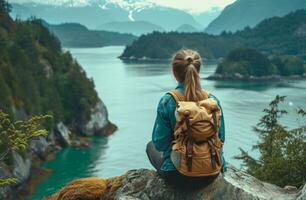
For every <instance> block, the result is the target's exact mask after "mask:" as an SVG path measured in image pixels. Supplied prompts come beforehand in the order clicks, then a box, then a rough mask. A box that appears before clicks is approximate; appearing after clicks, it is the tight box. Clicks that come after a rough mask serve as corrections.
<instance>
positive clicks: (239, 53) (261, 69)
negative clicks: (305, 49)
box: [216, 49, 306, 77]
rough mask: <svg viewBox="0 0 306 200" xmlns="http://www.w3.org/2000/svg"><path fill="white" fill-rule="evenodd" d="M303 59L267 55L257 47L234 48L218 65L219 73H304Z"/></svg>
mask: <svg viewBox="0 0 306 200" xmlns="http://www.w3.org/2000/svg"><path fill="white" fill-rule="evenodd" d="M305 72H306V71H304V66H303V60H302V59H301V58H299V57H296V56H272V57H271V58H270V59H268V57H267V56H265V55H264V54H262V53H260V52H259V51H257V50H255V49H234V50H232V51H231V52H230V53H229V54H228V55H227V56H226V57H225V59H224V60H223V61H222V62H221V63H220V64H219V65H218V67H217V69H216V73H217V74H222V75H233V74H235V73H239V74H241V75H244V76H247V77H248V76H256V77H261V76H269V75H282V76H290V75H303V73H305Z"/></svg>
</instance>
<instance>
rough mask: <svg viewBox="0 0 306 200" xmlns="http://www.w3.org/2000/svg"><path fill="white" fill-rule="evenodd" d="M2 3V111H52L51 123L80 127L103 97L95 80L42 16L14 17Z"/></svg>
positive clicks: (20, 115)
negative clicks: (68, 50)
mask: <svg viewBox="0 0 306 200" xmlns="http://www.w3.org/2000/svg"><path fill="white" fill-rule="evenodd" d="M0 2H1V4H0V6H1V8H0V91H1V93H0V99H1V101H0V110H2V111H3V112H5V113H8V114H9V115H10V116H11V117H12V118H15V119H23V118H25V117H26V116H33V115H38V114H48V115H52V116H54V118H53V122H52V123H51V124H50V125H49V128H53V126H54V125H55V123H57V122H59V121H63V122H64V123H66V124H67V125H70V126H71V127H72V128H74V129H75V130H76V131H77V130H79V129H80V127H78V126H79V125H81V124H83V123H84V122H85V121H87V120H88V118H89V117H90V111H91V108H92V105H95V104H96V103H97V102H98V100H99V99H98V95H97V93H96V91H95V89H94V88H95V86H94V83H93V81H92V80H91V79H88V78H87V76H86V73H85V71H84V70H83V69H82V68H81V67H80V65H79V64H78V63H77V62H76V61H75V60H74V59H73V58H72V56H71V54H70V53H69V52H63V51H62V48H61V44H60V42H59V40H58V39H57V37H55V35H54V34H52V33H50V31H49V30H48V29H47V28H45V27H44V26H43V25H42V23H41V21H40V20H36V19H29V20H27V21H19V20H13V19H11V17H10V16H9V14H8V13H9V11H10V5H9V4H7V3H6V1H3V0H1V1H0Z"/></svg>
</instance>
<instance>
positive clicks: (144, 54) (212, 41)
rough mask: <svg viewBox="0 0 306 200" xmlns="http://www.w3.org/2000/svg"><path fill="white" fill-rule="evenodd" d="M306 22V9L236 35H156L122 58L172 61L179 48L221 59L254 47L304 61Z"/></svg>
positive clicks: (142, 40)
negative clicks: (190, 49) (232, 52)
mask: <svg viewBox="0 0 306 200" xmlns="http://www.w3.org/2000/svg"><path fill="white" fill-rule="evenodd" d="M305 21H306V10H298V11H295V12H292V13H290V14H288V15H286V16H284V17H273V18H270V19H266V20H264V21H262V22H261V23H259V24H258V25H257V26H255V27H254V28H249V27H246V28H245V29H244V30H242V31H237V32H235V33H232V32H225V31H224V32H222V33H221V34H220V35H210V34H207V33H202V32H196V33H177V32H168V33H166V32H153V33H151V34H147V35H143V36H141V37H139V38H138V40H136V41H134V42H133V43H132V44H131V45H128V46H127V47H126V48H125V50H124V52H123V53H122V55H121V56H120V57H121V59H123V60H129V59H131V60H133V59H142V58H148V59H169V58H170V57H171V56H172V55H173V54H174V53H175V52H176V51H177V50H178V49H181V48H192V49H195V50H197V51H199V53H200V54H201V55H202V57H203V58H205V59H219V58H223V57H225V56H226V55H227V54H228V53H229V52H230V51H231V50H233V49H236V48H254V49H256V50H258V51H260V52H262V53H264V54H267V55H275V54H276V55H295V56H299V57H301V58H302V59H305V52H306V46H305V44H306V37H305V36H306V25H305ZM156 41H158V42H156Z"/></svg>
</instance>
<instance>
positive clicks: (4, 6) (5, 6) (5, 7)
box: [0, 0, 12, 13]
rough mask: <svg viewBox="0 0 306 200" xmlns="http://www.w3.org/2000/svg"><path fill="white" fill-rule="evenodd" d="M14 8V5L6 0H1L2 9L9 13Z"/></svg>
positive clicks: (0, 8) (0, 9) (0, 7)
mask: <svg viewBox="0 0 306 200" xmlns="http://www.w3.org/2000/svg"><path fill="white" fill-rule="evenodd" d="M11 10H12V6H11V5H10V4H9V3H8V2H7V1H6V0H0V11H1V12H6V13H9V12H11Z"/></svg>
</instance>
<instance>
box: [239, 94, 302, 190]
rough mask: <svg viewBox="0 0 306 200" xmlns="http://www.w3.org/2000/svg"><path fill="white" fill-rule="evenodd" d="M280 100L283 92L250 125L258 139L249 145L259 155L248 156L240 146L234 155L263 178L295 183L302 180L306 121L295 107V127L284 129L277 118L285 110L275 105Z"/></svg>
mask: <svg viewBox="0 0 306 200" xmlns="http://www.w3.org/2000/svg"><path fill="white" fill-rule="evenodd" d="M284 101H285V97H284V96H276V98H275V99H274V100H273V101H272V102H271V103H270V105H269V107H268V108H266V109H264V112H265V115H264V116H263V117H262V118H261V119H260V122H259V123H258V124H257V126H255V127H254V130H255V132H256V133H258V134H259V142H258V143H257V144H256V145H254V146H253V148H254V149H256V150H258V151H259V153H260V156H259V159H255V158H253V157H251V156H250V155H249V154H248V153H247V152H246V151H244V150H243V149H241V155H239V156H236V157H235V158H236V159H241V160H242V161H243V163H244V167H246V170H247V172H248V173H250V174H251V175H254V176H255V177H257V178H259V179H261V180H263V181H267V182H270V183H274V184H277V185H279V186H286V185H293V186H296V187H299V186H301V185H303V184H304V183H305V181H306V170H305V169H306V122H305V121H303V120H304V117H305V116H306V112H305V111H304V110H303V109H301V108H299V109H297V115H298V116H299V119H300V121H299V122H300V124H299V127H297V128H294V129H288V128H287V127H286V126H283V125H281V124H280V122H279V119H280V118H281V117H282V116H283V115H286V114H287V111H286V110H284V109H281V108H280V106H279V104H280V103H282V102H284Z"/></svg>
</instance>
